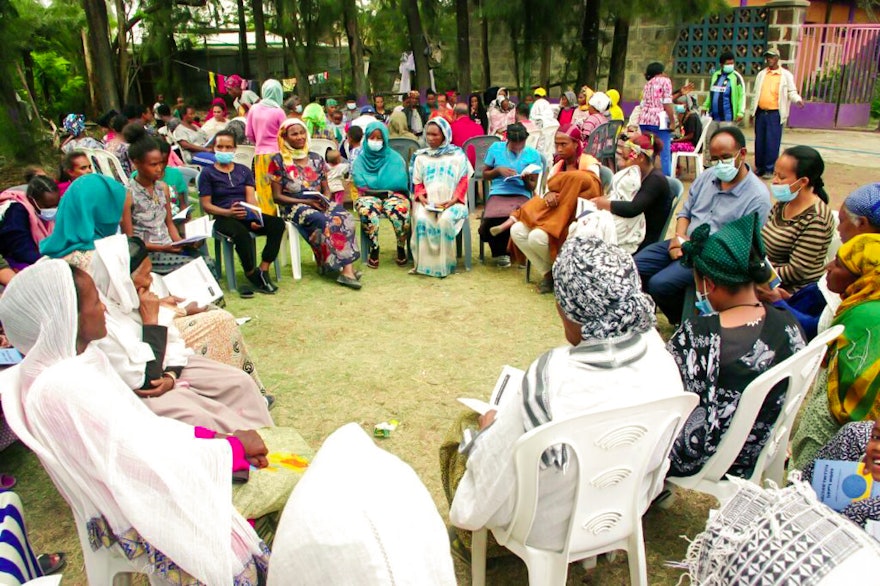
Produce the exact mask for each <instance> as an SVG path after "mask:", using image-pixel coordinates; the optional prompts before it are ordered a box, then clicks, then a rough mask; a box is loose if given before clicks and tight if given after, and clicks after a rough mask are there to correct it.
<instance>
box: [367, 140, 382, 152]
mask: <svg viewBox="0 0 880 586" xmlns="http://www.w3.org/2000/svg"><path fill="white" fill-rule="evenodd" d="M383 144H385V143H383V142H382V140H381V139H374V138H371V139H368V140H367V148H368V149H370V150H371V151H381V150H382V145H383Z"/></svg>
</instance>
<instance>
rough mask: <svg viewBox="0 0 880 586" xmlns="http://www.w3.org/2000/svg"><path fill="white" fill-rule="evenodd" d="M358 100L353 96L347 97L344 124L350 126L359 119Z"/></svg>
mask: <svg viewBox="0 0 880 586" xmlns="http://www.w3.org/2000/svg"><path fill="white" fill-rule="evenodd" d="M357 107H358V105H357V98H356V97H355V96H352V95H348V96H345V110H344V111H343V122H344V123H345V124H350V123H351V121H352V120H354V119H355V118H357V117H358V114H359V112H358V109H357Z"/></svg>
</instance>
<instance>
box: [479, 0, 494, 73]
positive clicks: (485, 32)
mask: <svg viewBox="0 0 880 586" xmlns="http://www.w3.org/2000/svg"><path fill="white" fill-rule="evenodd" d="M484 1H485V0H480V8H481V9H482V6H483V2H484ZM480 49H482V53H483V89H487V88H489V87H490V86H491V85H492V70H491V67H490V60H489V19H487V18H486V15H485V14H482V13H481V14H480Z"/></svg>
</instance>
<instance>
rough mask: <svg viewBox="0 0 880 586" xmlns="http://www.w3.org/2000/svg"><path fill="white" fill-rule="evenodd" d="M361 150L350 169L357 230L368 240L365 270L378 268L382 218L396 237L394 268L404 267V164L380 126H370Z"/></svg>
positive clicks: (406, 211)
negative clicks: (353, 185)
mask: <svg viewBox="0 0 880 586" xmlns="http://www.w3.org/2000/svg"><path fill="white" fill-rule="evenodd" d="M364 134H365V138H366V140H365V141H364V149H363V151H362V152H361V155H360V156H359V157H358V158H357V160H355V162H354V167H353V168H352V175H353V178H354V184H355V187H357V189H358V193H359V194H360V196H359V197H358V199H357V201H355V203H354V207H355V210H356V211H357V213H358V214H359V215H360V217H361V229H362V230H364V231H365V232H366V234H367V237H368V238H369V239H370V254H369V257H368V259H367V266H368V267H370V268H372V269H375V268H379V221H380V220H381V219H382V216H385V217H386V218H388V219H389V220H390V221H391V225H392V226H393V227H394V233H395V234H396V235H397V258H396V259H395V262H397V265H398V266H401V267H402V266H404V265H406V263H407V258H406V239H407V238H408V237H409V231H410V226H409V211H410V203H409V197H408V194H409V176H408V174H407V170H406V162H405V161H404V160H403V157H401V156H400V155H399V154H397V152H395V151H394V150H392V149H391V146H390V145H389V144H388V129H387V128H385V125H384V124H383V123H381V122H371V123H370V125H369V126H367V131H366V132H365V133H364Z"/></svg>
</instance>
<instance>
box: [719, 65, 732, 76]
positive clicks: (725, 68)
mask: <svg viewBox="0 0 880 586" xmlns="http://www.w3.org/2000/svg"><path fill="white" fill-rule="evenodd" d="M721 71H723V72H724V73H727V74H730V73H733V65H724V66H722V67H721Z"/></svg>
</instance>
